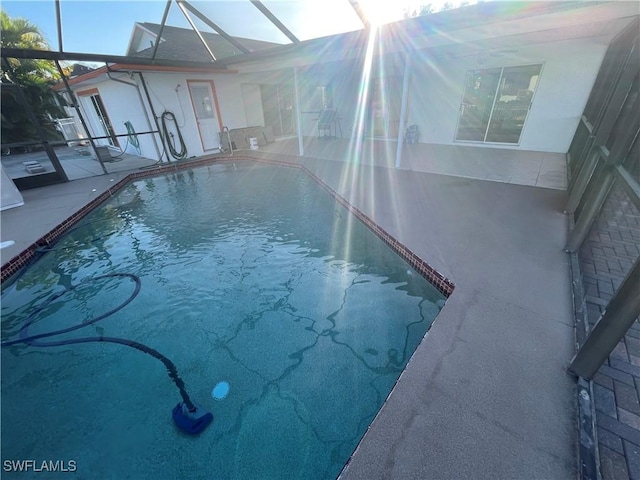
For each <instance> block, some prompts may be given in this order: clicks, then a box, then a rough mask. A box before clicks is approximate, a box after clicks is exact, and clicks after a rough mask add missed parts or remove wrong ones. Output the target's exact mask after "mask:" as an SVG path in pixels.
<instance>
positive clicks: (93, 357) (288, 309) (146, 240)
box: [2, 162, 444, 479]
mask: <svg viewBox="0 0 640 480" xmlns="http://www.w3.org/2000/svg"><path fill="white" fill-rule="evenodd" d="M50 250H51V251H49V252H46V253H44V254H43V255H42V257H41V258H39V260H38V261H37V263H35V264H34V265H33V266H31V267H30V268H29V269H28V270H27V271H26V272H25V273H24V274H23V275H22V276H21V277H20V278H19V279H18V280H17V281H16V282H15V283H14V284H12V285H8V286H5V288H4V291H3V298H2V300H3V301H2V339H3V341H4V342H7V341H11V340H13V339H16V338H19V336H20V331H21V329H23V326H24V324H25V322H32V324H31V325H30V326H29V331H28V335H31V336H34V335H35V336H37V335H39V334H40V335H41V334H43V333H45V332H49V331H52V330H65V329H68V328H71V327H72V326H74V325H78V324H80V325H83V324H84V325H83V326H82V328H78V329H77V330H73V331H69V332H66V333H63V334H61V335H57V336H54V337H46V338H45V337H43V338H41V339H39V340H38V341H39V342H41V343H46V342H61V343H64V342H65V341H66V340H69V339H73V338H78V337H81V338H82V337H102V338H104V337H117V338H121V339H128V340H130V341H134V342H139V343H140V344H144V345H146V346H148V347H149V348H152V349H154V350H155V351H157V352H160V353H161V354H162V355H163V356H165V357H166V358H168V359H170V360H171V361H172V362H173V364H175V366H176V368H177V372H178V374H179V376H180V378H181V379H182V380H183V381H184V383H185V386H186V390H187V391H188V392H189V395H190V397H191V398H192V399H193V400H194V401H195V402H197V403H199V404H200V405H201V406H202V407H203V408H204V409H205V410H207V411H211V412H212V413H213V416H214V420H213V422H212V423H211V425H209V426H208V428H206V429H205V430H204V431H203V432H201V433H200V434H199V435H198V436H188V435H185V434H183V433H182V432H180V431H179V430H178V429H176V427H175V425H174V424H173V422H172V420H171V409H172V408H173V407H174V406H175V404H176V402H178V401H180V398H181V397H180V393H179V391H178V389H177V388H176V386H175V385H174V384H173V383H172V381H171V379H170V378H169V377H168V375H167V370H166V369H165V367H164V366H163V365H162V364H161V363H160V362H159V361H158V359H157V358H153V357H152V356H150V355H145V354H143V353H141V352H140V351H139V350H136V349H134V348H127V347H126V346H123V345H113V344H101V343H95V342H94V343H83V344H63V345H60V346H54V347H46V348H43V347H38V346H35V345H25V344H24V343H16V344H14V345H10V346H6V347H5V348H3V349H2V400H3V403H2V407H3V408H2V438H3V440H4V441H3V442H2V459H3V461H5V460H20V459H34V460H36V463H37V462H41V461H46V460H61V461H70V460H73V461H74V462H75V465H76V468H77V473H78V474H79V475H80V476H83V477H90V478H94V477H99V478H141V477H142V478H205V477H206V478H278V479H281V478H335V477H336V476H337V475H338V474H339V472H340V470H341V469H342V468H343V466H344V464H345V463H346V461H347V460H348V458H349V456H350V455H351V453H352V452H353V450H354V448H355V447H356V445H357V443H358V441H359V440H360V438H361V437H362V435H363V434H364V432H365V431H366V429H367V427H368V425H369V424H370V422H371V421H372V419H373V418H374V416H375V415H376V413H377V412H378V410H379V408H380V406H381V405H382V403H383V402H384V401H385V399H386V397H387V396H388V394H389V392H390V391H391V389H392V387H393V385H394V384H395V382H396V380H397V378H398V376H399V375H400V373H401V372H402V370H403V368H404V366H405V365H406V363H407V361H408V359H409V358H410V356H411V354H412V353H413V351H414V350H415V348H416V347H417V345H418V343H419V342H420V340H421V339H422V337H423V336H424V334H425V332H426V331H427V329H428V328H429V326H430V325H431V322H432V321H433V319H434V318H435V316H436V315H437V313H438V311H439V308H440V307H441V305H442V304H443V303H444V297H443V295H442V294H440V293H439V292H438V291H437V290H436V289H435V288H434V287H433V286H432V285H431V284H429V283H428V282H427V281H426V280H425V279H424V278H423V277H422V276H420V275H418V274H417V273H416V272H415V271H414V270H413V269H412V268H411V267H410V266H409V265H408V264H407V263H406V262H405V261H404V260H402V259H401V258H400V257H399V256H398V255H397V254H396V253H395V252H393V251H392V250H391V249H390V248H389V247H388V246H387V245H386V244H385V243H384V242H383V241H382V240H380V238H379V237H377V236H376V235H374V234H373V233H372V232H371V231H370V230H369V229H368V228H367V227H366V226H365V225H364V224H362V222H360V221H359V220H358V219H356V218H355V217H354V216H353V215H352V214H351V213H349V212H348V211H347V210H346V209H345V208H344V207H343V206H342V205H340V203H339V202H337V201H336V199H334V198H333V197H331V196H330V195H328V194H327V193H326V192H325V191H324V190H322V189H321V188H319V187H318V185H317V184H316V183H315V182H314V181H313V180H312V179H311V178H310V177H309V176H307V175H306V174H304V173H303V172H301V171H300V170H298V169H293V168H287V167H276V166H268V165H258V164H245V163H240V162H239V163H237V164H233V163H226V164H219V165H210V166H207V167H200V168H197V169H193V170H187V171H184V172H180V173H175V174H171V175H167V176H165V177H153V178H148V179H144V180H138V181H135V182H133V183H131V184H129V185H128V186H126V187H125V188H124V189H123V190H122V191H120V192H119V193H118V195H116V196H114V197H113V198H112V199H111V200H109V201H108V202H106V203H105V204H104V205H103V206H102V207H101V208H99V209H97V210H95V211H94V212H92V213H91V214H90V215H89V216H88V217H87V218H85V219H83V221H82V222H81V223H79V224H78V225H77V226H76V227H74V228H73V229H72V231H70V232H69V233H68V234H67V235H66V236H65V237H64V238H62V239H61V240H60V241H59V242H58V243H57V244H55V245H54V246H53V247H52V248H51V249H50ZM52 298H53V300H52ZM127 302H128V303H127ZM110 311H114V313H113V314H112V315H109V316H106V317H105V318H103V319H102V320H99V321H97V322H95V323H91V322H92V321H93V320H95V319H96V318H99V317H101V316H104V315H105V313H108V312H110ZM34 312H36V313H35V315H34ZM25 336H26V335H25ZM224 382H226V383H224ZM226 384H228V386H229V389H228V393H227V392H226V391H224V389H222V390H220V386H221V385H223V386H224V385H226ZM216 387H218V389H216ZM221 392H222V393H221ZM225 395H226V396H225ZM5 474H6V471H5Z"/></svg>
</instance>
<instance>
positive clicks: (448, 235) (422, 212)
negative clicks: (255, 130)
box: [1, 140, 578, 480]
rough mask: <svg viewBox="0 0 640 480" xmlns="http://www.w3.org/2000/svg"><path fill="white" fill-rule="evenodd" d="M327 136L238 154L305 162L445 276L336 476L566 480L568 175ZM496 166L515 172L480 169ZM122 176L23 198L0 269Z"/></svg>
mask: <svg viewBox="0 0 640 480" xmlns="http://www.w3.org/2000/svg"><path fill="white" fill-rule="evenodd" d="M323 142H325V145H324V146H323V145H320V144H319V142H317V141H315V142H309V144H308V146H309V150H308V152H307V157H304V158H300V157H297V156H295V155H291V154H292V153H295V152H297V140H286V141H281V142H276V143H274V144H271V145H269V146H267V148H263V147H261V148H260V150H259V151H256V152H238V153H237V156H240V155H242V156H245V155H250V156H253V157H255V158H257V159H260V158H264V159H276V160H279V161H288V162H292V163H300V164H302V165H304V166H305V167H306V168H308V169H309V170H310V171H312V172H313V173H315V174H316V175H317V176H318V177H319V178H321V179H322V180H323V181H324V182H325V183H327V184H328V185H329V186H330V187H332V188H333V189H334V190H336V191H337V192H338V193H339V194H341V195H342V196H343V197H344V198H346V199H347V200H349V201H350V202H351V203H352V204H353V205H355V206H356V207H358V208H359V209H360V210H362V211H363V212H364V213H365V214H366V215H368V216H369V217H370V218H372V219H373V220H374V221H376V222H377V223H378V224H379V225H380V226H381V227H383V228H384V229H385V230H386V231H387V232H389V233H390V234H392V235H393V236H394V237H396V238H397V239H398V240H399V241H400V242H402V243H403V244H404V245H405V246H407V247H408V248H409V249H410V250H412V251H413V252H415V253H416V254H417V255H419V256H420V257H421V258H422V259H424V260H425V261H426V262H428V263H429V264H430V265H431V266H433V267H434V268H436V269H437V270H438V271H439V272H441V273H442V274H443V275H445V276H446V277H448V278H449V279H450V280H452V281H453V282H454V283H455V284H456V289H455V291H454V292H453V294H452V295H451V297H450V298H449V299H448V301H447V303H446V305H445V306H444V308H443V310H442V311H441V313H440V314H439V316H438V317H437V319H436V321H435V322H434V324H433V326H432V327H431V329H430V331H429V332H428V334H427V335H426V337H425V338H424V339H423V341H422V343H421V344H420V346H419V347H418V349H417V351H416V352H415V354H414V356H413V357H412V359H411V361H410V363H409V365H408V366H407V368H406V370H405V371H404V373H403V374H402V376H401V377H400V379H399V381H398V383H397V384H396V386H395V388H394V390H393V392H392V393H391V395H390V397H389V398H388V400H387V402H386V403H385V405H384V406H383V408H382V409H381V411H380V412H379V414H378V416H377V417H376V419H375V420H374V422H373V423H372V425H371V426H370V428H369V430H368V431H367V433H366V435H365V436H364V438H363V440H362V441H361V443H360V445H359V447H358V448H357V450H356V452H355V454H354V455H353V457H352V459H351V461H350V462H349V464H348V466H347V468H346V469H345V470H344V471H343V474H342V476H343V478H345V479H367V480H370V479H388V478H396V479H427V478H437V479H460V478H486V479H520V478H522V479H524V478H526V479H530V478H544V479H555V478H557V479H565V478H575V476H576V474H577V461H576V451H577V446H576V444H577V433H578V429H577V424H576V405H575V399H576V388H575V380H574V379H573V378H572V377H571V376H569V375H568V374H567V373H566V372H565V369H566V366H567V365H568V363H569V361H570V360H571V357H572V355H573V354H574V351H575V347H574V320H573V313H572V302H571V282H570V272H569V257H568V256H567V254H566V253H564V251H563V246H564V244H565V241H566V237H567V231H568V221H567V217H566V216H565V215H564V214H563V213H562V210H563V206H564V204H565V202H566V192H565V191H564V190H563V188H564V185H566V184H565V183H562V182H565V181H566V180H564V178H562V180H560V177H561V176H562V174H563V171H562V172H560V173H559V172H558V171H557V164H554V166H553V168H549V169H548V170H544V168H545V167H544V164H545V161H546V162H547V164H548V165H550V164H553V163H554V159H553V158H551V157H549V158H547V157H546V156H545V155H547V154H544V153H538V154H531V155H529V159H527V158H525V157H526V155H525V154H528V152H511V153H513V154H514V155H518V156H522V159H523V160H522V162H517V161H513V157H510V158H509V157H508V153H504V152H508V151H506V150H503V151H502V155H503V156H504V158H502V159H501V158H500V156H499V155H497V156H494V157H492V158H493V160H492V161H493V162H494V164H493V166H492V167H491V168H487V169H486V173H485V176H484V177H483V178H482V179H478V177H479V176H480V175H481V173H482V168H483V163H482V159H483V158H489V157H490V156H491V155H490V153H491V149H483V148H475V149H472V152H474V153H476V154H477V155H473V156H472V158H470V157H469V156H468V155H466V154H467V153H468V151H467V150H466V149H467V148H470V147H451V148H450V149H449V150H448V151H447V154H446V156H442V157H440V158H439V159H438V160H437V161H436V160H432V159H434V158H436V157H437V156H436V155H435V153H434V154H433V155H426V156H425V155H424V151H422V152H421V153H420V154H419V155H416V157H414V158H415V161H421V162H422V165H426V164H427V163H429V164H430V165H431V167H429V168H430V170H432V171H429V172H426V171H422V172H416V171H411V170H408V169H407V168H408V167H409V166H410V163H407V164H404V163H403V165H402V167H403V168H399V169H395V168H389V167H388V166H384V165H389V162H388V161H387V160H377V161H376V162H366V161H365V162H340V161H336V160H335V159H336V158H349V157H348V156H347V157H345V149H344V145H343V146H342V148H341V149H339V150H337V151H335V152H331V151H329V150H330V149H331V148H334V145H335V146H338V143H334V144H332V142H346V140H345V141H342V140H334V141H323ZM347 143H348V142H347ZM313 148H316V149H318V150H317V151H313V150H312V149H313ZM425 148H429V146H425ZM432 148H433V152H437V151H438V147H437V146H433V147H432ZM323 149H329V150H324V153H322V150H323ZM391 150H392V151H393V152H394V153H395V143H394V144H393V148H392V149H391ZM331 155H333V159H327V157H330V156H331ZM407 155H410V152H409V153H407ZM312 156H313V157H316V158H311V157H312ZM361 158H374V157H373V156H367V155H364V156H362V157H361ZM375 158H390V157H386V156H384V155H383V156H376V157H375ZM409 158H411V157H410V156H409ZM556 160H557V159H556ZM501 162H502V163H507V162H508V163H509V165H510V167H509V168H511V169H512V170H511V171H509V172H508V174H505V176H504V178H490V175H489V174H490V173H491V171H493V172H495V171H496V170H495V167H496V166H499V165H500V164H501ZM366 163H376V165H367V164H366ZM452 165H453V166H458V169H457V170H456V171H450V172H447V171H445V170H446V168H449V169H452V168H453V166H452ZM536 165H537V166H536ZM485 166H486V164H485ZM519 166H520V168H518V167H519ZM425 168H426V167H425ZM536 169H537V171H536ZM543 170H544V171H543ZM554 171H555V173H553V172H554ZM534 172H535V173H534ZM125 175H126V172H121V173H117V174H114V175H102V176H98V177H91V178H84V179H81V180H77V181H74V182H70V183H66V184H60V185H54V186H50V187H45V188H39V189H34V190H28V191H25V192H23V196H24V200H25V205H24V206H23V207H19V208H15V209H11V210H7V211H4V212H2V231H1V240H2V241H3V242H4V241H7V240H14V241H15V242H16V244H15V245H14V246H13V247H9V248H5V249H3V250H2V251H1V253H2V264H3V265H4V264H5V263H6V262H7V261H8V260H10V259H11V258H12V257H13V256H15V255H16V254H17V253H19V252H20V251H22V250H23V249H24V248H26V247H27V246H28V245H30V244H31V243H33V242H34V241H35V240H37V239H38V238H40V237H41V236H42V235H43V234H44V233H46V232H47V231H49V230H50V229H51V228H53V227H54V226H56V225H58V224H59V223H60V222H61V221H62V220H64V219H65V218H67V217H68V216H69V215H71V214H72V213H73V212H75V211H77V210H78V209H80V208H81V206H83V205H85V204H86V203H88V202H89V201H90V200H92V199H93V198H95V197H97V196H98V195H99V194H100V193H101V192H103V191H105V190H106V189H108V188H109V186H110V185H112V184H113V182H117V181H118V180H119V179H120V178H122V177H123V176H125ZM507 176H508V179H507ZM534 177H535V179H534ZM522 178H526V179H527V182H528V185H521V184H518V183H520V182H524V180H519V179H522ZM509 182H511V183H509ZM194 474H198V472H195V471H194Z"/></svg>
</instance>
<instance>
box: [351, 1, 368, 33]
mask: <svg viewBox="0 0 640 480" xmlns="http://www.w3.org/2000/svg"><path fill="white" fill-rule="evenodd" d="M349 4H350V5H351V8H353V10H354V11H355V12H356V15H358V18H359V19H360V21H361V22H362V24H363V25H364V28H369V27H371V23H370V22H369V19H368V18H367V14H366V13H365V11H364V10H363V8H362V5H360V2H359V1H358V0H349Z"/></svg>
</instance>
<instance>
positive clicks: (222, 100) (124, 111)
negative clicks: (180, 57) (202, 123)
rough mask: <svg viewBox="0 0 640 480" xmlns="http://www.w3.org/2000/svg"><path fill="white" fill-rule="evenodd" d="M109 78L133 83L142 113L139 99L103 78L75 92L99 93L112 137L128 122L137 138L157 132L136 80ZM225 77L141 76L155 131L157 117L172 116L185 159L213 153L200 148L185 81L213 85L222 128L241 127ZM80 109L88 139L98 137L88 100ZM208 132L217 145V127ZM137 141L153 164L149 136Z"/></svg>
mask: <svg viewBox="0 0 640 480" xmlns="http://www.w3.org/2000/svg"><path fill="white" fill-rule="evenodd" d="M112 76H114V77H116V78H122V79H123V80H126V81H128V82H135V83H137V84H138V85H139V86H140V93H141V95H142V103H144V107H143V106H142V103H141V101H140V97H139V96H138V93H137V91H136V89H135V88H134V87H130V86H127V85H123V84H121V83H118V82H115V81H113V80H110V79H107V78H106V77H104V78H103V79H102V80H101V81H99V82H94V83H92V84H91V85H84V86H82V87H78V88H76V89H75V90H76V91H82V90H88V89H93V88H97V89H98V91H99V93H100V96H101V98H102V101H103V103H104V106H105V109H106V111H107V114H108V115H109V118H110V120H111V124H112V125H113V127H114V130H115V132H116V134H123V133H127V131H126V127H125V126H124V122H125V121H130V122H131V123H132V125H133V127H134V129H135V130H136V132H145V131H149V130H156V128H157V127H156V124H155V122H154V120H153V115H152V113H151V109H150V108H149V105H148V101H147V98H146V95H145V93H144V90H143V89H142V83H141V80H140V77H139V76H138V75H137V74H134V75H133V78H131V77H129V76H128V75H123V74H122V73H114V74H112ZM229 76H230V75H228V74H223V75H212V74H201V73H198V74H185V73H160V72H145V73H143V77H144V80H145V81H146V83H147V89H148V91H149V95H150V97H151V101H152V103H153V108H154V110H155V114H156V115H157V116H158V122H159V123H160V128H162V124H161V119H160V117H161V116H162V113H163V112H165V111H167V112H172V113H173V114H174V115H175V118H176V122H177V126H178V127H179V129H180V133H181V134H182V137H183V139H184V142H185V144H186V146H187V157H188V158H191V157H198V156H201V155H204V154H209V153H212V151H211V150H208V151H206V152H205V150H204V149H203V146H202V142H201V139H200V134H199V131H198V124H197V122H196V117H195V113H194V110H193V104H192V102H191V96H190V94H189V89H188V83H187V81H188V80H192V81H201V80H207V81H213V83H214V88H215V90H216V92H215V93H216V94H217V98H218V100H219V106H220V110H221V112H225V113H226V116H225V115H224V114H222V115H220V117H221V120H222V123H223V124H225V121H226V120H227V119H229V120H230V121H231V124H232V125H235V126H245V119H244V112H243V109H242V103H241V99H242V96H241V94H240V85H239V84H237V85H236V84H235V83H234V82H230V81H229V80H228V79H227V78H226V77H229ZM220 87H222V88H220ZM81 105H82V107H83V114H84V115H85V118H86V119H87V121H88V122H89V124H90V128H92V129H93V134H94V135H101V133H100V129H99V128H98V126H97V124H96V121H95V114H94V113H93V112H92V107H91V104H90V102H89V99H88V98H82V97H81ZM216 117H217V112H216ZM167 125H168V128H169V131H171V132H172V133H174V135H176V134H177V131H176V129H175V126H174V125H173V124H172V123H171V122H168V123H167ZM230 128H234V127H232V126H230ZM212 129H213V131H212V135H214V136H215V138H216V139H217V140H219V137H218V133H219V130H220V127H219V124H218V122H215V124H214V125H213V126H212ZM138 139H139V141H140V148H141V151H142V152H141V155H142V156H144V157H147V158H152V159H158V154H157V153H156V148H155V146H154V143H153V139H152V137H151V135H139V136H138ZM176 139H177V136H176ZM120 142H121V146H122V147H123V148H124V147H125V145H126V137H123V138H121V139H120ZM158 146H159V147H160V145H159V143H158ZM160 148H161V147H160ZM176 148H179V146H178V145H176ZM128 152H129V153H136V152H135V150H133V149H132V148H131V147H130V148H129V149H128ZM214 152H215V151H214ZM163 159H164V158H163Z"/></svg>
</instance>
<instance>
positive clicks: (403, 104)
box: [396, 52, 411, 168]
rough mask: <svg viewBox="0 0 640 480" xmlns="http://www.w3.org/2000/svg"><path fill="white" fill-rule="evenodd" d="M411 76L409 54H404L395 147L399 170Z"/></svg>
mask: <svg viewBox="0 0 640 480" xmlns="http://www.w3.org/2000/svg"><path fill="white" fill-rule="evenodd" d="M410 75H411V57H410V56H409V52H407V53H405V54H404V77H403V78H402V100H401V101H400V124H399V125H398V145H397V147H396V168H400V162H401V161H402V147H403V143H404V131H405V129H406V128H407V119H406V117H407V103H408V101H409V77H410Z"/></svg>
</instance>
